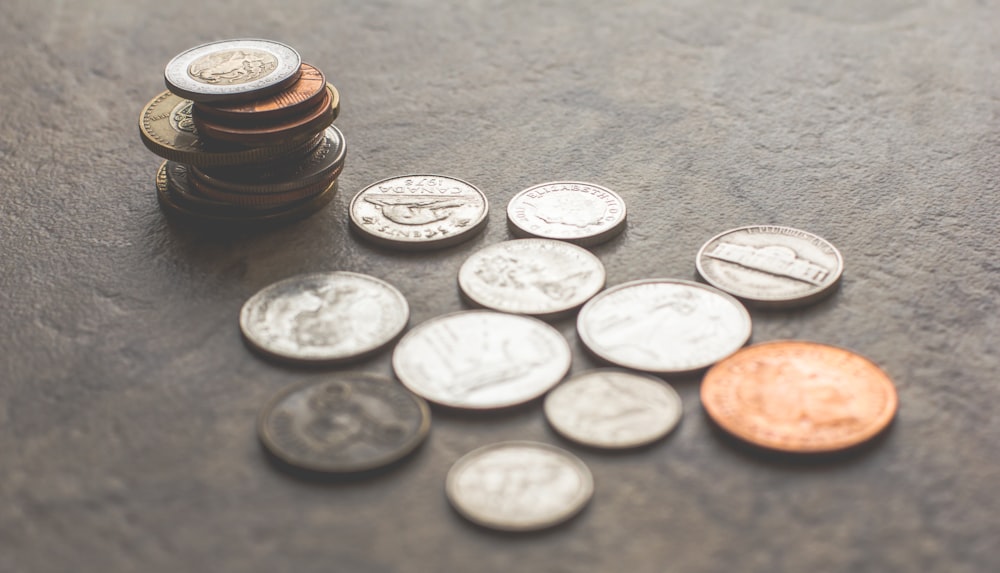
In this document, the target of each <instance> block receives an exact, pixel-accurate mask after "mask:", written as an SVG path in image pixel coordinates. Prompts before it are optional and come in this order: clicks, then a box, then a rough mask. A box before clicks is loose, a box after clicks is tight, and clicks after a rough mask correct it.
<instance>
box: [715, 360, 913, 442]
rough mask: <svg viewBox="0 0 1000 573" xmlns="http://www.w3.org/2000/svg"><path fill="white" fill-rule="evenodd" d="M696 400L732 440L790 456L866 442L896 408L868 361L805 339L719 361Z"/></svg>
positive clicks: (890, 388)
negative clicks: (734, 437) (698, 400)
mask: <svg viewBox="0 0 1000 573" xmlns="http://www.w3.org/2000/svg"><path fill="white" fill-rule="evenodd" d="M701 402H702V405H703V406H704V407H705V411H706V412H707V413H708V415H709V416H710V417H711V418H712V420H714V421H715V423H716V424H718V425H719V426H720V427H721V428H722V429H723V430H725V431H727V432H729V433H730V434H732V435H734V436H736V437H737V438H740V439H742V440H744V441H747V442H749V443H751V444H754V445H757V446H760V447H763V448H768V449H772V450H779V451H783V452H792V453H828V452H835V451H839V450H844V449H848V448H851V447H853V446H857V445H860V444H862V443H864V442H867V441H868V440H870V439H872V438H873V437H875V436H876V435H878V434H879V433H880V432H882V431H883V430H884V429H885V428H886V427H887V426H888V425H889V423H890V422H891V421H892V419H893V417H894V416H895V414H896V408H897V406H898V398H897V396H896V388H895V386H894V385H893V383H892V380H890V379H889V377H888V376H887V375H886V374H885V372H883V371H882V370H881V369H880V368H879V367H878V366H876V365H875V364H874V363H873V362H872V361H870V360H868V359H867V358H864V357H862V356H860V355H858V354H855V353H854V352H851V351H849V350H845V349H843V348H837V347H835V346H829V345H826V344H819V343H816V342H805V341H775V342H764V343H761V344H755V345H753V346H749V347H747V348H744V349H743V350H740V351H739V352H737V353H736V354H733V355H732V356H730V357H729V358H726V359H725V360H722V361H720V362H719V363H718V364H716V365H715V366H713V367H712V368H711V369H710V370H709V371H708V372H707V373H706V374H705V379H704V380H703V381H702V383H701Z"/></svg>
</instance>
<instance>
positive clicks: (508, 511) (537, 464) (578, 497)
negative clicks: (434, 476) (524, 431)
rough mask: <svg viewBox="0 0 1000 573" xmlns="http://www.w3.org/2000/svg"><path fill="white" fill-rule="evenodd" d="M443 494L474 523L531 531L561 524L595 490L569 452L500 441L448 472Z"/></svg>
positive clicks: (517, 442)
mask: <svg viewBox="0 0 1000 573" xmlns="http://www.w3.org/2000/svg"><path fill="white" fill-rule="evenodd" d="M445 493H446V494H447V496H448V500H449V501H450V502H451V504H452V506H453V507H454V508H455V510H456V511H458V512H459V513H460V514H462V516H464V517H465V518H466V519H468V520H469V521H472V522H473V523H478V524H479V525H482V526H485V527H490V528H493V529H500V530H504V531H532V530H537V529H544V528H546V527H551V526H553V525H557V524H559V523H562V522H564V521H566V520H568V519H569V518H571V517H573V516H574V515H576V514H577V513H579V512H580V511H581V510H582V509H583V508H584V507H585V506H586V505H587V502H589V501H590V498H591V497H592V496H593V495H594V478H593V476H592V475H591V473H590V470H589V469H588V468H587V466H586V465H585V464H584V463H583V462H582V461H580V459H579V458H577V457H576V456H574V455H573V454H571V453H569V452H567V451H566V450H563V449H561V448H557V447H555V446H550V445H548V444H542V443H538V442H520V441H512V442H500V443H496V444H491V445H488V446H484V447H481V448H479V449H476V450H473V451H471V452H469V453H468V454H466V455H465V456H463V457H462V458H460V459H459V460H458V461H457V462H455V464H454V465H453V466H452V467H451V470H449V471H448V477H447V480H446V482H445Z"/></svg>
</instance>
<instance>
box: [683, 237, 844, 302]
mask: <svg viewBox="0 0 1000 573" xmlns="http://www.w3.org/2000/svg"><path fill="white" fill-rule="evenodd" d="M696 265H697V267H698V274H699V275H701V277H702V278H703V279H705V281H706V282H708V283H709V284H711V285H712V286H714V287H716V288H719V289H722V290H724V291H726V292H728V293H729V294H731V295H733V296H735V297H738V298H740V299H742V300H744V301H746V302H747V303H749V304H754V305H757V306H770V307H790V306H797V305H801V304H807V303H810V302H813V301H815V300H818V299H820V298H822V297H824V296H826V295H828V294H830V293H831V292H833V290H834V289H835V288H836V286H837V283H838V281H839V280H840V275H841V273H843V271H844V258H843V257H842V256H841V255H840V251H838V250H837V249H836V248H835V247H834V246H833V245H831V244H830V243H829V242H827V241H826V240H824V239H822V238H820V237H817V236H816V235H813V234H812V233H807V232H805V231H800V230H798V229H792V228H791V227H779V226H775V225H753V226H748V227H740V228H738V229H732V230H729V231H726V232H725V233H720V234H719V235H716V236H715V237H712V238H711V239H710V240H709V241H708V242H707V243H705V245H704V246H703V247H702V248H701V250H700V251H698V258H697V260H696Z"/></svg>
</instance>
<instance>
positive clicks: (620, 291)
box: [576, 279, 750, 374]
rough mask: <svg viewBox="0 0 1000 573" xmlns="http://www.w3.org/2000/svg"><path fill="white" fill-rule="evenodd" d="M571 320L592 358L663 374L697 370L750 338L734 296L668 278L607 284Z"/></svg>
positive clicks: (747, 317)
mask: <svg viewBox="0 0 1000 573" xmlns="http://www.w3.org/2000/svg"><path fill="white" fill-rule="evenodd" d="M576 324H577V332H578V333H579V336H580V340H581V341H582V342H583V344H584V345H585V346H586V347H587V349H588V350H590V352H592V353H593V354H594V355H596V356H597V357H599V358H601V359H603V360H606V361H608V362H611V363H613V364H616V365H618V366H623V367H625V368H632V369H634V370H644V371H646V372H659V373H664V374H666V373H674V374H679V373H685V372H693V371H696V370H701V369H702V368H705V367H707V366H710V365H711V364H712V363H714V362H716V361H718V360H720V359H722V358H725V357H726V356H729V355H730V354H732V353H733V352H736V351H737V350H739V348H740V347H741V346H743V344H745V343H746V341H747V339H749V338H750V315H749V314H748V313H747V311H746V309H745V308H743V305H741V304H740V303H739V301H737V300H736V299H735V298H733V297H731V296H729V295H728V294H725V293H723V292H721V291H719V290H716V289H714V288H712V287H710V286H706V285H703V284H699V283H694V282H690V281H682V280H674V279H647V280H638V281H633V282H628V283H624V284H620V285H618V286H615V287H612V288H609V289H607V290H605V291H604V292H602V293H600V294H598V295H597V296H595V297H594V298H592V299H590V301H589V302H588V303H587V304H585V305H584V306H583V308H582V309H580V314H579V315H578V316H577V321H576Z"/></svg>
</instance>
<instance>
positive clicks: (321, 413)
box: [257, 372, 431, 473]
mask: <svg viewBox="0 0 1000 573" xmlns="http://www.w3.org/2000/svg"><path fill="white" fill-rule="evenodd" d="M430 425H431V413H430V408H428V407H427V403H426V402H424V401H423V400H422V399H420V398H419V397H418V396H414V395H413V394H412V393H410V392H407V391H406V389H404V388H403V387H402V386H400V385H399V384H396V383H395V382H394V381H392V380H389V379H387V378H383V377H380V376H375V375H372V374H365V373H361V372H347V373H340V374H336V375H335V376H334V377H333V378H332V379H328V380H324V381H321V382H308V383H305V384H296V385H294V386H291V387H288V388H285V389H283V390H281V392H279V393H278V394H277V395H275V396H274V397H273V398H272V399H271V400H270V401H269V402H268V403H267V405H266V406H265V407H264V408H263V410H261V413H260V416H259V418H258V420H257V433H258V436H259V438H260V441H261V443H262V444H264V446H265V447H266V448H267V450H268V451H269V452H271V454H273V455H274V456H275V457H277V458H278V459H280V460H282V461H283V462H285V463H287V464H291V465H293V466H297V467H299V468H303V469H307V470H310V471H316V472H329V473H352V472H361V471H367V470H372V469H375V468H378V467H381V466H384V465H387V464H390V463H392V462H394V461H397V460H399V459H401V458H403V457H404V456H406V455H407V454H409V453H410V452H412V451H413V450H414V449H416V448H417V446H419V445H420V444H421V442H423V441H424V438H426V437H427V432H428V431H429V430H430Z"/></svg>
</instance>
